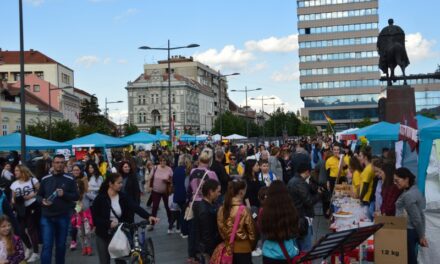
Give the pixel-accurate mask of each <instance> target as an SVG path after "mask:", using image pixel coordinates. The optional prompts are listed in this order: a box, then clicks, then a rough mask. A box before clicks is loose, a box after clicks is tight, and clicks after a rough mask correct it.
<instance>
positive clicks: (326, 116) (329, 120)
mask: <svg viewBox="0 0 440 264" xmlns="http://www.w3.org/2000/svg"><path fill="white" fill-rule="evenodd" d="M322 113H323V114H324V116H325V119H326V120H327V122H328V123H329V124H330V125H331V126H333V125H334V124H335V121H333V119H331V118H330V117H329V116H328V115H326V114H325V113H324V112H322Z"/></svg>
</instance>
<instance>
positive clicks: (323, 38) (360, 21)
mask: <svg viewBox="0 0 440 264" xmlns="http://www.w3.org/2000/svg"><path fill="white" fill-rule="evenodd" d="M297 14H298V33H299V36H298V42H299V70H300V85H301V91H300V95H301V98H302V100H303V101H304V108H303V109H301V110H302V115H303V116H306V117H308V118H309V119H310V121H311V123H312V124H314V125H317V126H318V127H319V128H322V129H325V127H326V124H327V121H326V119H325V117H324V113H325V114H327V115H328V116H329V117H330V118H332V119H333V120H334V121H335V123H336V125H335V127H336V129H337V130H342V129H345V128H349V127H352V126H354V125H355V124H356V123H358V122H360V121H361V120H362V119H363V118H365V117H369V118H371V120H372V121H373V122H374V121H377V120H378V119H377V117H378V112H377V110H378V104H377V103H378V98H379V94H380V91H381V88H380V84H379V78H380V71H379V68H378V66H377V65H378V61H379V58H378V54H377V50H376V40H377V36H378V34H379V29H378V21H379V17H378V0H298V1H297Z"/></svg>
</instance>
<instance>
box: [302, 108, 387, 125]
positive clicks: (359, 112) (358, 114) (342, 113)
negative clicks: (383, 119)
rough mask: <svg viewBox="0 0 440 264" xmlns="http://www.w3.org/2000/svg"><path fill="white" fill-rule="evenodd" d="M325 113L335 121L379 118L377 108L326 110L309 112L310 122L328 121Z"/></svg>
mask: <svg viewBox="0 0 440 264" xmlns="http://www.w3.org/2000/svg"><path fill="white" fill-rule="evenodd" d="M324 113H325V114H326V115H327V116H329V117H330V118H331V119H333V120H341V119H345V120H352V119H364V118H366V117H368V118H377V117H378V115H377V108H366V109H344V110H325V111H322V110H320V111H313V110H312V111H309V120H310V121H325V122H327V121H326V119H325V117H324Z"/></svg>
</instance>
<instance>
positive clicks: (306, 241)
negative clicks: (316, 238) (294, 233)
mask: <svg viewBox="0 0 440 264" xmlns="http://www.w3.org/2000/svg"><path fill="white" fill-rule="evenodd" d="M312 245H313V225H309V230H308V231H307V235H305V236H304V237H302V238H301V239H299V240H298V249H299V251H301V252H303V251H304V252H307V251H310V250H311V249H312Z"/></svg>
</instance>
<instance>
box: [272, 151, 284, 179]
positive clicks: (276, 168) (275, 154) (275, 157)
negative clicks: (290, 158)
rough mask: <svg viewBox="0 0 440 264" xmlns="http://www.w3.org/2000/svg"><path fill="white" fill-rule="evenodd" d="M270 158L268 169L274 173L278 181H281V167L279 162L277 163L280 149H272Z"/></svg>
mask: <svg viewBox="0 0 440 264" xmlns="http://www.w3.org/2000/svg"><path fill="white" fill-rule="evenodd" d="M271 154H272V155H271V156H270V157H269V168H270V170H271V171H272V172H273V173H275V175H276V176H277V177H278V179H280V180H282V179H283V167H282V166H281V162H280V161H279V156H280V148H279V147H273V148H272V150H271Z"/></svg>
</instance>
